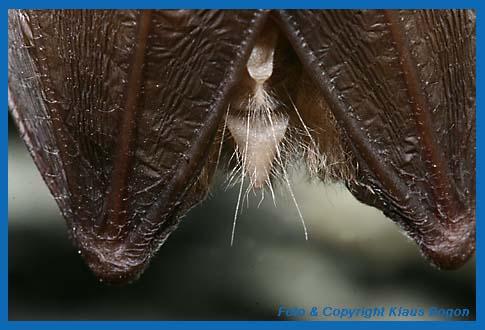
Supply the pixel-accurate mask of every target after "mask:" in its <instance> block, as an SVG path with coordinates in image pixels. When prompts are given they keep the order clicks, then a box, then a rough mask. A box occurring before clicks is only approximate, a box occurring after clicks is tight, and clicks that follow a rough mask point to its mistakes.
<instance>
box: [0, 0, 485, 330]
mask: <svg viewBox="0 0 485 330" xmlns="http://www.w3.org/2000/svg"><path fill="white" fill-rule="evenodd" d="M0 6H1V7H2V11H1V19H2V26H3V33H2V34H1V44H2V46H3V49H4V51H3V53H2V63H4V66H2V67H1V70H2V71H1V74H2V80H1V82H2V87H1V88H0V92H1V93H2V98H3V100H4V102H5V103H4V104H5V105H6V103H7V76H8V72H7V71H8V65H7V61H8V58H7V54H8V53H7V47H8V34H7V29H8V23H7V10H8V9H9V8H98V9H100V8H153V7H162V8H174V9H175V8H237V9H242V8H340V9H343V8H346V9H350V8H393V9H403V8H409V9H414V8H474V9H476V11H477V66H476V68H477V79H476V81H477V109H478V107H479V105H480V101H481V98H480V96H481V93H480V92H481V89H483V88H482V87H481V84H480V81H481V79H480V78H481V77H484V73H483V66H482V65H481V64H480V60H479V59H480V58H483V55H482V54H483V43H481V42H480V41H481V38H480V37H481V36H482V35H483V29H484V28H483V25H482V22H481V15H480V14H481V13H482V10H485V9H482V5H481V4H480V0H474V1H472V0H441V1H440V0H407V1H403V0H399V1H394V2H392V3H389V2H388V1H382V0H380V1H377V0H375V1H365V2H364V1H358V0H327V1H311V0H298V1H291V0H279V1H276V0H273V1H264V2H263V1H261V0H260V1H255V0H245V1H244V2H240V3H233V4H229V2H228V1H222V0H204V1H199V2H197V1H194V0H178V1H171V2H167V3H156V2H150V1H146V0H137V1H136V2H135V1H132V2H128V1H125V2H120V1H106V0H83V1H71V2H69V3H67V2H66V1H58V0H57V1H56V0H48V1H42V2H38V1H33V0H22V1H8V0H4V1H2V3H1V4H0ZM482 117H484V115H483V114H482V113H481V112H480V111H477V126H478V127H477V173H476V179H477V182H481V179H482V173H481V168H480V164H481V162H480V160H481V158H482V154H483V152H481V148H480V146H481V142H482V140H483V138H482V137H483V135H484V134H485V133H484V132H483V131H481V130H480V126H481V122H482ZM0 132H2V135H3V136H4V138H3V139H2V140H1V142H0V143H1V149H2V162H1V163H0V166H1V167H0V173H2V177H3V182H4V183H6V182H7V179H8V177H7V176H8V167H7V166H8V165H7V164H8V162H7V148H8V120H7V111H6V112H5V114H4V116H3V117H2V118H1V120H0ZM483 189H484V188H482V186H481V185H477V218H480V217H481V216H480V214H481V212H482V207H481V205H480V203H479V202H478V201H480V200H481V198H480V197H481V196H483ZM0 193H1V197H2V200H3V202H2V204H1V209H2V214H4V217H5V220H4V222H3V224H2V226H1V227H0V233H1V238H0V242H1V244H2V248H1V249H0V251H1V252H0V264H1V271H0V286H1V287H0V295H1V299H0V309H1V317H0V328H4V329H13V328H22V329H24V328H25V329H29V328H36V329H58V328H68V327H69V328H71V327H75V328H84V327H86V328H89V329H97V328H101V327H102V328H110V329H119V328H120V327H121V328H123V329H125V328H127V329H130V328H134V329H136V328H141V327H143V328H148V327H149V328H152V327H169V328H172V329H185V328H188V327H197V328H199V329H200V328H203V329H225V328H227V327H234V328H236V329H243V328H246V327H258V328H263V327H264V328H286V329H289V328H295V327H298V328H300V327H302V328H315V327H321V326H324V327H333V328H344V327H345V328H361V327H362V328H371V329H374V328H376V329H387V328H388V327H391V326H392V327H393V328H397V329H404V328H409V327H413V328H438V327H439V328H440V329H448V328H449V329H458V328H460V329H461V328H465V327H466V328H475V329H479V328H482V327H485V324H484V322H483V314H482V313H481V311H483V308H484V301H483V294H482V292H483V289H484V286H483V283H482V282H481V281H479V280H478V279H480V277H482V276H483V267H484V264H483V259H482V258H481V255H480V254H479V253H477V257H476V263H477V268H476V278H477V283H476V287H477V304H476V317H477V321H474V322H460V321H458V322H456V321H455V322H419V321H412V322H397V321H395V322H393V321H384V322H370V323H369V321H366V322H364V321H355V322H336V321H329V322H325V323H323V324H322V323H320V322H261V321H258V322H247V321H245V322H227V321H224V322H207V321H206V322H173V321H168V322H167V321H162V322H154V321H149V322H148V321H147V322H140V321H136V322H120V321H116V322H99V321H97V322H86V321H82V322H78V321H60V322H54V321H48V322H26V321H8V212H7V210H8V187H7V184H3V185H1V186H0ZM479 223H480V222H479V221H478V223H477V251H478V250H479V247H480V242H482V238H483V231H482V230H480V226H479ZM391 322H392V324H390V323H391Z"/></svg>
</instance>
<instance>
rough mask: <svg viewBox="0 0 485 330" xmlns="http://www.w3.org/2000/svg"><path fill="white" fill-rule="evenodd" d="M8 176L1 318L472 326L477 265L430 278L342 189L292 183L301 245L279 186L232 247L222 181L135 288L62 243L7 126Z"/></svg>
mask: <svg viewBox="0 0 485 330" xmlns="http://www.w3.org/2000/svg"><path fill="white" fill-rule="evenodd" d="M8 166H9V174H8V191H9V200H8V203H9V204H8V205H9V211H8V212H9V215H8V217H9V312H8V313H9V319H10V320H275V319H281V318H278V317H277V310H278V308H279V306H282V305H283V306H286V307H287V308H292V307H304V308H310V307H311V306H319V307H323V306H327V305H331V306H334V307H336V308H342V307H346V308H360V307H372V308H373V307H375V306H378V307H380V306H385V307H386V309H388V308H389V307H391V306H402V307H407V308H425V309H428V308H430V307H431V306H437V307H439V308H457V307H459V308H469V309H470V310H471V315H470V317H469V318H468V319H470V320H472V319H474V318H475V260H474V259H472V260H470V261H469V262H468V263H467V264H466V266H464V267H463V268H461V269H459V270H457V271H439V270H437V269H435V268H433V267H432V266H430V265H429V264H428V263H427V262H426V261H425V260H424V259H423V258H422V257H421V255H420V253H419V250H418V248H417V246H416V245H415V244H414V243H413V242H411V241H410V240H409V239H408V238H406V237H405V236H404V235H403V234H402V233H401V232H400V231H399V230H398V228H397V226H396V225H395V224H394V223H392V222H391V221H390V220H389V219H386V218H385V217H384V216H383V215H382V213H381V212H380V211H378V210H376V209H373V208H371V207H368V206H365V205H363V204H360V203H359V202H358V201H356V200H355V199H354V198H353V197H352V195H351V194H350V193H348V192H347V191H346V189H345V187H343V186H328V187H326V186H324V185H323V184H321V183H317V182H313V183H312V182H309V180H308V178H306V177H305V175H303V174H301V173H293V175H292V185H293V188H294V192H295V196H296V198H297V200H298V202H299V205H300V208H301V210H302V213H303V215H304V218H305V221H306V225H307V227H308V232H309V240H308V241H306V240H305V238H304V233H303V230H302V226H301V223H300V220H299V218H298V213H297V211H296V208H295V207H294V205H293V203H292V201H291V199H290V198H289V195H288V194H287V193H286V192H285V187H284V186H282V187H281V189H278V190H279V191H278V194H277V196H276V207H275V206H274V205H273V202H272V200H271V198H268V197H269V196H267V198H266V199H265V200H264V202H263V203H262V204H261V206H260V207H259V208H258V207H257V205H258V202H259V196H253V198H251V199H250V203H249V207H247V206H246V205H244V209H243V213H242V215H241V216H240V217H239V219H238V223H237V227H236V235H235V241H234V246H232V247H231V246H230V238H231V228H232V221H233V214H234V210H235V207H236V201H237V193H238V189H237V188H233V189H229V190H227V191H226V190H225V188H226V187H225V184H224V178H225V176H224V174H220V175H219V178H218V180H217V182H218V183H217V184H216V185H215V186H214V187H213V189H212V192H211V196H210V197H209V198H208V199H207V200H206V201H205V202H204V203H202V204H201V205H199V206H198V207H196V208H195V209H193V210H192V211H191V212H190V213H189V214H188V215H187V216H186V217H185V218H184V219H183V220H182V222H181V225H180V227H179V229H178V230H176V231H175V232H174V233H173V234H172V235H171V236H170V238H169V239H168V241H167V242H166V243H165V245H164V246H162V247H161V248H160V250H159V252H158V254H157V255H156V257H155V258H154V259H153V260H152V262H151V265H150V267H149V268H148V269H147V270H146V272H145V273H144V274H143V275H142V276H141V278H140V279H139V280H138V281H137V282H135V283H133V284H130V285H126V286H108V285H106V284H104V283H100V282H99V281H98V280H97V279H96V278H95V277H94V276H93V275H92V273H91V272H90V270H89V269H88V267H87V266H86V265H85V264H84V263H83V261H82V259H81V257H80V256H79V255H78V254H77V252H76V250H75V249H74V247H73V245H72V244H71V242H70V241H69V239H68V236H67V230H66V225H65V222H64V220H63V219H62V217H61V216H60V213H59V211H58V209H57V206H56V204H55V202H54V200H53V198H52V197H51V195H50V193H49V191H48V189H47V187H46V186H45V185H44V182H43V181H42V179H41V177H40V175H39V173H38V172H37V169H36V167H35V165H34V163H33V161H32V159H31V157H30V155H29V154H28V153H27V150H26V148H25V146H24V144H23V142H22V141H20V140H19V138H18V133H17V131H16V127H15V125H14V124H13V123H12V122H9V150H8ZM267 195H269V194H267ZM303 319H305V317H303ZM402 319H407V318H402ZM419 319H429V317H423V318H419ZM435 319H436V318H435ZM438 319H440V318H438ZM442 319H443V318H442ZM461 319H463V318H461Z"/></svg>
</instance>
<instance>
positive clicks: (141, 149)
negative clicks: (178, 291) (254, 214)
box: [9, 10, 475, 282]
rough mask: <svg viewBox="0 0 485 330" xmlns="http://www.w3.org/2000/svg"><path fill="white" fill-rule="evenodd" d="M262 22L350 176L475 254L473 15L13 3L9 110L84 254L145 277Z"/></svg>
mask: <svg viewBox="0 0 485 330" xmlns="http://www.w3.org/2000/svg"><path fill="white" fill-rule="evenodd" d="M268 19H271V20H274V22H275V23H276V24H277V25H278V26H279V28H280V30H281V33H282V34H283V35H285V37H286V38H287V40H288V41H289V43H290V45H291V47H292V48H293V50H294V51H295V53H296V54H297V55H298V58H299V60H300V62H301V65H302V66H303V68H304V70H305V72H306V74H307V75H308V76H309V77H310V78H311V79H312V81H313V82H314V84H315V85H316V87H317V89H318V90H319V92H320V93H321V95H322V96H323V98H324V99H325V102H326V104H327V105H328V109H329V111H331V113H332V114H333V116H334V117H335V119H336V122H337V124H338V126H339V129H340V130H341V132H342V135H343V138H342V139H344V140H345V145H348V146H350V150H351V153H352V157H353V158H354V159H355V161H356V164H357V165H356V166H355V171H356V173H357V175H356V177H355V179H354V180H349V181H348V182H346V183H347V185H348V187H349V189H350V191H351V192H352V193H353V194H354V195H355V196H356V197H357V198H358V199H359V200H361V201H362V202H364V203H366V204H369V205H372V206H375V207H377V208H379V209H381V210H382V211H383V212H384V213H385V214H386V215H387V216H388V217H390V218H391V219H392V220H394V221H395V222H397V223H398V224H399V225H400V227H402V228H403V230H404V231H405V232H406V233H407V234H408V235H409V236H410V237H412V238H413V239H414V240H415V241H416V243H417V244H418V245H419V246H420V248H421V250H422V251H423V254H424V255H425V256H426V257H427V258H428V259H429V260H430V261H431V262H432V263H434V264H435V265H437V266H438V267H441V268H444V269H452V268H456V267H459V266H461V265H462V264H463V263H465V262H466V261H467V260H468V259H469V258H470V256H471V255H472V254H473V253H474V250H475V16H474V12H471V11H402V12H401V11H323V10H322V11H214V10H213V11H10V12H9V108H10V109H11V113H12V115H13V116H14V118H15V120H16V122H17V124H18V126H19V128H20V131H21V134H22V137H23V139H24V141H25V142H26V144H27V146H28V148H29V151H30V153H31V155H32V157H33V158H34V161H35V163H36V164H37V166H38V168H39V170H40V172H41V174H42V176H43V178H44V180H45V181H46V183H47V185H48V186H49V188H50V190H51V192H52V194H53V195H54V197H55V199H56V202H57V203H58V205H59V207H60V209H61V211H62V213H63V215H64V217H65V219H66V221H67V223H68V227H69V230H70V235H71V236H72V238H73V240H74V242H75V244H76V245H77V247H78V248H79V250H80V253H81V254H82V256H83V258H84V259H85V260H86V262H87V263H88V265H89V266H90V268H91V269H92V270H93V271H94V272H95V273H96V275H97V276H98V277H100V278H102V279H104V280H106V281H110V282H127V281H131V280H133V279H136V278H137V277H138V276H139V275H140V274H141V273H142V271H143V270H144V269H145V268H146V266H147V265H148V263H149V260H150V259H151V257H152V256H153V254H154V253H155V252H156V250H157V249H158V248H159V247H160V246H161V245H162V243H163V242H164V241H165V240H166V239H167V237H168V236H169V234H170V233H171V232H172V231H173V230H175V229H176V227H177V224H178V221H179V218H180V217H181V216H182V215H183V214H185V213H186V212H188V210H189V209H190V208H191V207H193V206H194V205H195V204H196V203H198V202H200V201H201V200H203V198H204V197H205V195H206V193H207V190H208V189H209V185H210V182H211V178H212V175H213V173H214V170H215V166H216V164H215V160H214V158H215V157H214V156H215V155H214V148H213V145H214V140H215V137H216V134H217V132H218V129H219V128H220V125H221V122H222V121H223V116H224V113H225V108H226V106H227V103H228V102H229V101H230V97H231V93H232V90H233V89H234V88H235V86H237V84H238V81H239V80H240V77H241V75H242V73H243V70H244V65H245V63H246V61H247V59H248V56H249V53H250V51H251V49H252V45H253V44H254V42H255V40H256V38H257V36H258V33H260V32H261V31H262V29H263V26H264V24H265V21H266V20H268ZM208 230H209V229H208Z"/></svg>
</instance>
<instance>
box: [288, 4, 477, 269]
mask: <svg viewBox="0 0 485 330" xmlns="http://www.w3.org/2000/svg"><path fill="white" fill-rule="evenodd" d="M279 19H280V20H281V22H282V24H281V25H282V27H283V29H284V30H285V31H286V33H287V36H288V38H289V39H290V42H291V43H292V44H293V47H294V48H295V50H296V52H297V53H298V55H299V56H300V58H301V60H302V62H303V63H304V65H305V67H306V69H307V70H308V72H309V73H310V74H311V75H312V76H313V78H314V80H315V81H316V83H317V84H318V86H319V87H320V89H321V92H322V93H323V95H324V96H325V98H326V100H327V102H328V104H329V106H330V108H331V110H332V112H333V114H334V115H335V117H336V119H337V121H338V123H339V124H340V126H341V127H342V128H343V130H344V131H345V133H346V136H347V138H348V141H349V144H350V145H351V146H352V149H353V152H354V156H355V157H356V159H357V161H358V163H359V177H358V180H357V182H349V183H348V185H349V188H350V189H351V191H352V192H353V194H354V195H355V196H356V197H357V198H358V199H360V200H361V201H363V202H364V203H367V204H370V205H373V206H376V207H378V208H380V209H381V210H382V211H384V213H385V214H386V215H388V216H389V217H391V218H392V219H393V220H394V221H396V222H397V223H398V224H399V225H400V226H402V228H404V230H405V231H406V232H407V234H408V235H410V236H411V237H412V238H413V239H414V240H415V241H416V242H417V243H418V244H419V246H420V247H421V249H422V251H423V253H424V254H425V255H426V256H427V257H429V258H430V259H431V261H432V262H434V263H435V264H436V265H438V266H439V267H442V268H456V267H458V266H460V265H462V264H463V263H464V262H465V261H466V260H467V259H468V258H470V256H471V255H472V254H473V252H474V250H475V14H474V12H473V11H458V10H448V11H281V12H279Z"/></svg>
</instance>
